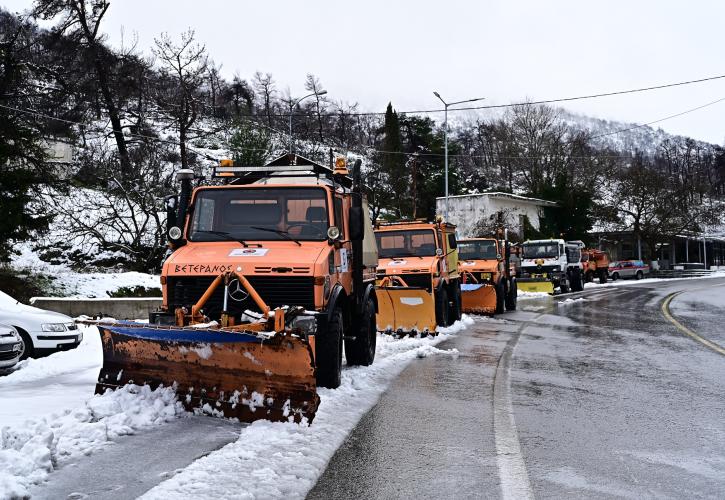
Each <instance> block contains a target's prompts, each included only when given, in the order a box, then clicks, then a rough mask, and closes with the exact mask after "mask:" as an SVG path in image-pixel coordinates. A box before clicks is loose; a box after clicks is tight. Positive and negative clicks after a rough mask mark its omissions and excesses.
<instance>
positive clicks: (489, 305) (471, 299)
mask: <svg viewBox="0 0 725 500" xmlns="http://www.w3.org/2000/svg"><path fill="white" fill-rule="evenodd" d="M461 303H462V305H463V312H464V313H471V314H490V315H493V314H494V313H495V312H496V287H495V286H493V285H485V284H463V285H461Z"/></svg>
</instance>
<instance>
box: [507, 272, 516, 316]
mask: <svg viewBox="0 0 725 500" xmlns="http://www.w3.org/2000/svg"><path fill="white" fill-rule="evenodd" d="M518 293H519V287H518V285H517V284H516V280H515V279H513V278H512V279H511V286H510V287H509V293H507V294H506V310H507V311H515V310H516V302H517V299H518Z"/></svg>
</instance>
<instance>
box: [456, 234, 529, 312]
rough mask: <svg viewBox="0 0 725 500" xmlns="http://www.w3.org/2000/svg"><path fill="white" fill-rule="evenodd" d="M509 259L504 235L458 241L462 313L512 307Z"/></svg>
mask: <svg viewBox="0 0 725 500" xmlns="http://www.w3.org/2000/svg"><path fill="white" fill-rule="evenodd" d="M510 258H511V247H510V245H509V242H508V238H504V239H503V240H497V239H495V238H470V239H465V240H459V241H458V270H459V273H460V276H461V298H462V305H463V312H467V313H473V314H489V315H493V314H501V313H503V312H504V309H506V310H508V311H515V310H516V298H517V293H518V285H517V283H516V278H515V276H514V275H513V273H512V272H511V264H510Z"/></svg>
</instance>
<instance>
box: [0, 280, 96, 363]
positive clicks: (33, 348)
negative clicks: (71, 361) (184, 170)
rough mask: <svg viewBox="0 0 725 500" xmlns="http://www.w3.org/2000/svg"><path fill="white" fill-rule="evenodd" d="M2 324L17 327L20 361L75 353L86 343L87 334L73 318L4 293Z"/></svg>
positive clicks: (0, 298) (1, 295)
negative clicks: (84, 341) (28, 358)
mask: <svg viewBox="0 0 725 500" xmlns="http://www.w3.org/2000/svg"><path fill="white" fill-rule="evenodd" d="M0 323H4V324H7V325H11V326H13V327H14V328H15V329H16V330H17V332H18V334H20V337H21V339H22V348H21V353H20V359H25V358H27V357H33V356H37V355H42V354H47V353H49V352H53V351H58V350H61V349H72V348H74V347H77V346H78V344H80V343H81V340H83V333H82V332H81V331H80V330H78V326H77V325H76V324H75V323H74V322H73V318H71V317H70V316H66V315H65V314H60V313H57V312H53V311H46V310H44V309H38V308H37V307H32V306H28V305H25V304H22V303H20V302H19V301H17V300H15V299H14V298H12V297H11V296H10V295H8V294H6V293H3V292H0Z"/></svg>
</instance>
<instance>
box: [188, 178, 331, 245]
mask: <svg viewBox="0 0 725 500" xmlns="http://www.w3.org/2000/svg"><path fill="white" fill-rule="evenodd" d="M329 222H330V219H329V216H328V211H327V194H326V192H325V190H324V189H320V188H238V189H202V190H200V191H198V192H197V194H196V198H195V200H194V207H193V213H192V215H191V226H190V229H189V239H190V240H191V241H224V240H229V239H236V240H247V241H248V240H258V241H276V240H289V239H290V238H294V239H295V240H301V241H305V240H307V241H312V240H315V241H319V240H324V239H326V238H327V228H328V227H329Z"/></svg>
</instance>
